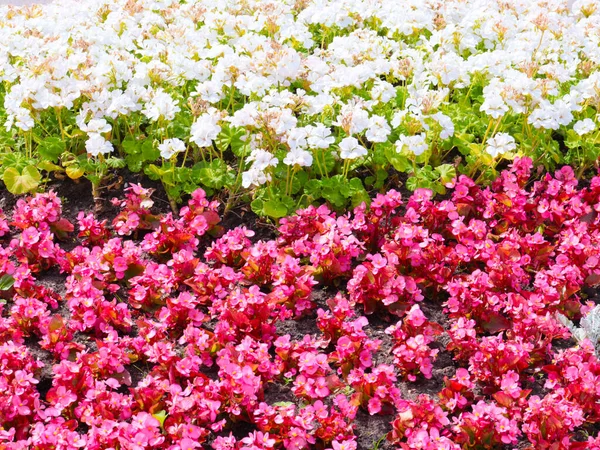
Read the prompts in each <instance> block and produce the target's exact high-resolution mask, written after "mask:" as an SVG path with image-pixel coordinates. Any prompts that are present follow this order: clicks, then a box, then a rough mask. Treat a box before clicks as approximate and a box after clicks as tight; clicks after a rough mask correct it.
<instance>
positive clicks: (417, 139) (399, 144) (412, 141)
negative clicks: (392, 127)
mask: <svg viewBox="0 0 600 450" xmlns="http://www.w3.org/2000/svg"><path fill="white" fill-rule="evenodd" d="M404 148H406V149H407V150H408V151H409V152H411V153H414V155H415V156H419V155H421V154H423V153H424V152H425V150H427V142H426V141H425V133H420V134H415V135H414V136H406V135H400V137H399V138H398V140H397V141H396V150H397V151H398V152H400V151H402V150H403V149H404Z"/></svg>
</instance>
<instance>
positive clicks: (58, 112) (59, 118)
mask: <svg viewBox="0 0 600 450" xmlns="http://www.w3.org/2000/svg"><path fill="white" fill-rule="evenodd" d="M54 113H55V114H56V120H57V121H58V127H59V128H60V137H61V138H62V140H63V141H64V140H65V129H64V127H63V123H62V114H61V113H62V109H61V108H54Z"/></svg>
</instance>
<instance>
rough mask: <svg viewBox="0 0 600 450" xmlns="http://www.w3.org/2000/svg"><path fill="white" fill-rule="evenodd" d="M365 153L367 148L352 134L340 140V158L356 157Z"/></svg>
mask: <svg viewBox="0 0 600 450" xmlns="http://www.w3.org/2000/svg"><path fill="white" fill-rule="evenodd" d="M367 154H368V152H367V149H366V148H364V147H363V146H362V145H360V144H359V143H358V139H356V138H354V137H352V136H350V137H346V138H344V139H342V141H341V142H340V158H342V159H356V158H360V157H361V156H366V155H367Z"/></svg>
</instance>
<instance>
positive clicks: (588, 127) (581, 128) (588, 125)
mask: <svg viewBox="0 0 600 450" xmlns="http://www.w3.org/2000/svg"><path fill="white" fill-rule="evenodd" d="M595 129H596V123H595V122H594V121H593V120H592V119H583V120H578V121H577V122H575V125H573V130H574V131H575V132H576V133H577V134H578V135H579V136H583V135H585V134H588V133H591V132H592V131H594V130H595Z"/></svg>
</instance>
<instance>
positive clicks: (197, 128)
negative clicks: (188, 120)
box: [190, 113, 221, 147]
mask: <svg viewBox="0 0 600 450" xmlns="http://www.w3.org/2000/svg"><path fill="white" fill-rule="evenodd" d="M218 123H219V118H218V117H215V116H214V115H212V114H209V113H205V114H202V115H201V116H200V117H198V118H197V119H196V121H195V122H194V123H193V124H192V128H191V130H190V133H191V134H190V141H192V142H193V143H194V144H196V145H197V146H198V147H210V146H211V145H212V142H213V140H215V139H216V138H217V136H218V135H219V133H220V132H221V126H220V125H218Z"/></svg>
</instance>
